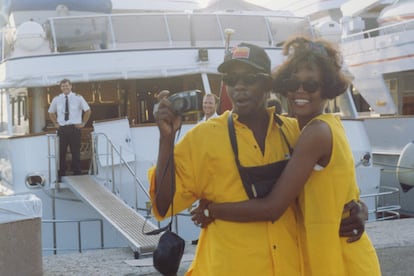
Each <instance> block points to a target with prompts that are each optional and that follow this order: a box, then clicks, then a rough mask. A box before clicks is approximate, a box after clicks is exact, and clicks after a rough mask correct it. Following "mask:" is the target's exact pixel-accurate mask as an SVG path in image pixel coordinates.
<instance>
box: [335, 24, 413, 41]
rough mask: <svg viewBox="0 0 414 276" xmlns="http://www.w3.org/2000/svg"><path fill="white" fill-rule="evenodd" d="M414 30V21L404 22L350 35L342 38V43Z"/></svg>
mask: <svg viewBox="0 0 414 276" xmlns="http://www.w3.org/2000/svg"><path fill="white" fill-rule="evenodd" d="M409 30H414V19H410V20H404V21H401V22H398V23H394V24H390V25H386V26H381V27H378V28H374V29H370V30H366V31H363V32H359V33H354V34H348V35H345V36H343V37H342V42H349V41H354V40H356V39H361V38H365V39H367V38H373V37H378V36H380V35H386V34H393V33H400V32H406V31H409Z"/></svg>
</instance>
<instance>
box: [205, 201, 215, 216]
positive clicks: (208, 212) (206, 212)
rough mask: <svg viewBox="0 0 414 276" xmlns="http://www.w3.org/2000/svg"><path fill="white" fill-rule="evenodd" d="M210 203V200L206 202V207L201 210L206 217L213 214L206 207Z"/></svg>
mask: <svg viewBox="0 0 414 276" xmlns="http://www.w3.org/2000/svg"><path fill="white" fill-rule="evenodd" d="M211 203H212V202H210V203H208V204H207V205H206V208H204V210H203V214H204V216H206V217H208V218H213V216H212V215H211V212H210V210H209V209H208V206H209V205H210V204H211Z"/></svg>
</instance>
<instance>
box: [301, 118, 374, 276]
mask: <svg viewBox="0 0 414 276" xmlns="http://www.w3.org/2000/svg"><path fill="white" fill-rule="evenodd" d="M314 120H322V121H324V122H326V123H327V124H328V125H329V127H330V129H331V132H332V139H333V147H332V155H331V160H330V162H329V164H328V165H327V166H326V167H325V168H323V169H322V170H320V171H317V170H315V171H313V173H312V175H311V176H310V178H309V179H308V181H307V183H306V185H305V187H304V191H303V192H302V194H301V195H300V196H299V198H298V202H297V203H298V207H299V208H298V210H299V211H298V218H299V219H298V228H299V236H300V239H301V249H302V252H303V257H304V261H305V271H304V272H305V275H315V276H323V275H352V276H357V275H361V276H366V275H370V276H373V275H381V271H380V266H379V262H378V257H377V255H376V252H375V249H374V247H373V245H372V243H371V241H370V240H369V238H368V235H367V234H366V233H364V234H363V236H362V237H361V239H360V240H359V241H357V242H354V243H347V241H346V240H347V238H341V237H339V225H340V222H341V218H342V217H343V216H347V215H349V214H343V213H342V212H343V208H344V205H345V204H346V203H347V202H349V201H350V200H352V199H355V200H357V199H358V198H359V190H358V185H357V183H356V176H355V168H354V159H353V156H352V152H351V149H350V146H349V144H348V141H347V138H346V136H345V131H344V128H343V126H342V123H341V121H340V119H339V118H337V117H335V116H334V115H332V114H322V115H320V116H318V117H316V118H315V119H314Z"/></svg>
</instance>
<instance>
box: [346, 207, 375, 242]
mask: <svg viewBox="0 0 414 276" xmlns="http://www.w3.org/2000/svg"><path fill="white" fill-rule="evenodd" d="M344 212H349V217H347V218H344V219H342V221H341V226H340V228H339V235H340V236H341V237H348V240H347V241H348V242H354V241H357V240H359V239H360V238H361V236H362V234H363V233H364V231H365V221H366V220H367V219H368V207H367V205H365V203H364V202H363V201H355V200H352V201H350V202H348V203H347V204H345V206H344Z"/></svg>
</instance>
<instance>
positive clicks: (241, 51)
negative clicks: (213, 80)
mask: <svg viewBox="0 0 414 276" xmlns="http://www.w3.org/2000/svg"><path fill="white" fill-rule="evenodd" d="M237 63H245V64H248V65H251V66H253V67H254V68H256V69H258V70H260V71H261V72H263V73H267V74H270V59H269V56H268V55H267V53H266V52H265V50H264V49H263V48H261V47H259V46H256V45H253V44H249V43H244V42H243V43H240V44H239V45H237V47H234V48H233V49H232V50H231V53H230V55H229V56H228V57H226V60H225V61H224V62H223V63H222V64H220V65H219V67H218V68H217V70H218V71H219V72H220V73H227V71H228V70H229V67H230V66H231V65H233V64H237Z"/></svg>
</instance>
